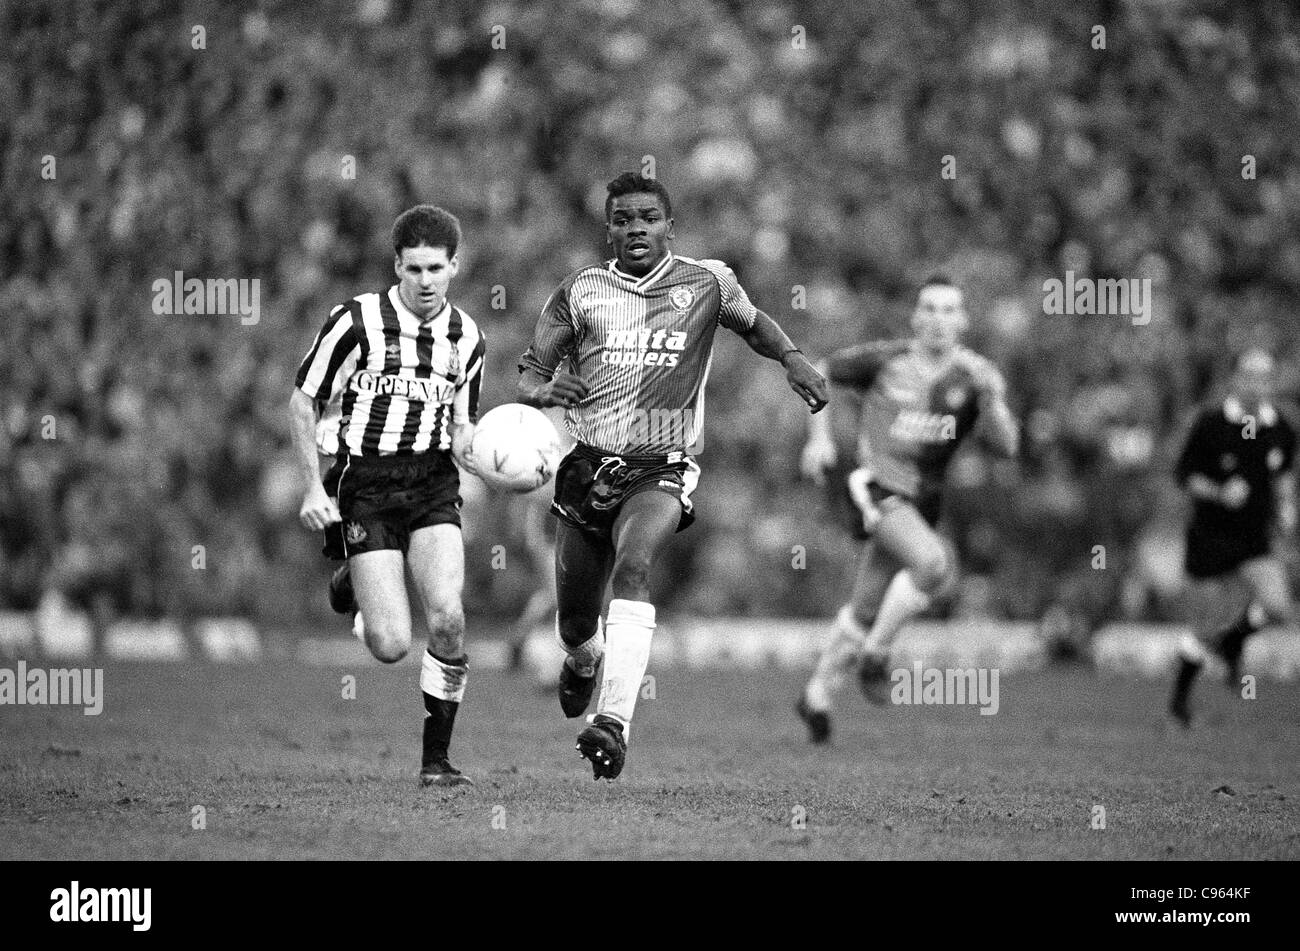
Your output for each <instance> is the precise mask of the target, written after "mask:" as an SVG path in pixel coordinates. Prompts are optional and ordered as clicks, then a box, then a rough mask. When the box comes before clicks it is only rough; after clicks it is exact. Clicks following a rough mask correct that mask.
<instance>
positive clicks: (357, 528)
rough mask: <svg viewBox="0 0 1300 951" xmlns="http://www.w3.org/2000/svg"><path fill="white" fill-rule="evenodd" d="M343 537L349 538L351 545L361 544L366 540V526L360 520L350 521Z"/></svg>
mask: <svg viewBox="0 0 1300 951" xmlns="http://www.w3.org/2000/svg"><path fill="white" fill-rule="evenodd" d="M343 537H344V538H346V539H347V540H348V544H349V545H360V544H361V543H362V542H363V541H365V540H366V527H365V526H364V525H362V524H361V523H360V522H348V527H347V530H346V531H345V532H344V535H343Z"/></svg>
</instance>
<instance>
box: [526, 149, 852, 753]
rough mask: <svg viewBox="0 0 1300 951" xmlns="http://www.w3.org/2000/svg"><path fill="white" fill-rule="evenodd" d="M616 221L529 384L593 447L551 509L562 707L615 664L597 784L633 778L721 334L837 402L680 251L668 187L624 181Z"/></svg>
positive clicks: (544, 326)
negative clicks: (630, 766)
mask: <svg viewBox="0 0 1300 951" xmlns="http://www.w3.org/2000/svg"><path fill="white" fill-rule="evenodd" d="M605 224H606V240H607V242H608V244H609V245H610V246H611V247H612V248H613V250H614V258H613V259H612V260H610V261H607V262H604V263H603V264H594V265H590V266H587V267H583V268H580V269H579V270H577V271H575V272H573V273H572V274H570V275H569V276H568V277H567V278H565V279H564V282H563V283H562V284H561V285H560V287H559V288H558V289H557V290H556V291H555V293H554V294H552V295H551V297H550V299H549V300H548V301H547V302H546V306H545V307H544V308H543V309H542V313H541V316H540V317H539V318H538V320H537V327H536V330H535V331H534V336H533V343H532V346H530V347H529V348H528V350H527V352H525V353H524V355H523V357H522V359H521V362H520V365H519V369H520V373H521V376H520V378H519V386H518V395H519V400H520V402H523V403H527V404H529V405H532V406H537V407H543V408H544V407H548V406H565V407H567V408H568V410H569V412H568V413H567V414H566V416H565V424H566V426H567V428H568V430H569V432H570V433H571V434H572V435H573V436H574V437H575V438H576V439H577V441H578V443H577V445H576V446H575V447H574V448H573V450H572V451H571V452H569V454H568V455H566V456H565V457H564V461H563V462H562V463H561V464H560V468H559V470H558V471H557V472H556V475H555V501H554V503H553V506H552V511H553V512H554V513H555V515H556V516H557V517H558V519H559V524H558V525H557V527H556V548H555V580H556V595H557V602H558V611H557V613H556V624H557V628H558V632H559V635H560V639H561V640H562V641H563V643H564V647H565V651H566V652H567V654H568V656H567V657H566V658H565V661H564V663H563V664H562V665H561V669H560V706H561V708H562V709H563V710H564V713H565V715H566V716H569V717H576V716H580V715H581V714H582V713H583V712H584V711H585V710H586V709H587V706H588V705H589V704H590V702H591V696H592V693H593V692H594V688H595V683H596V673H597V667H598V666H599V665H600V663H601V661H602V657H603V660H604V675H603V678H602V683H601V692H600V700H599V702H598V704H597V710H596V714H595V715H594V716H593V717H592V722H591V725H590V726H588V727H587V728H586V729H585V730H583V731H582V733H581V734H579V736H578V744H577V746H578V752H579V753H580V754H581V755H582V756H583V757H585V758H586V759H588V760H590V761H591V764H592V773H593V777H594V778H596V779H600V778H602V777H604V778H608V779H614V778H615V777H617V776H618V774H619V773H620V772H621V771H622V769H623V762H624V758H625V756H626V752H627V743H626V736H627V732H628V729H629V726H630V724H631V722H632V713H633V709H634V707H635V705H636V697H637V691H638V690H639V689H640V686H641V679H642V677H643V676H644V675H645V670H646V665H647V664H648V662H649V659H650V640H651V636H652V634H653V632H654V628H655V608H654V605H653V604H652V603H651V602H650V571H651V567H652V566H653V564H654V562H655V558H656V556H657V555H658V553H659V551H660V549H661V548H662V547H663V546H664V544H665V543H666V542H667V541H668V539H669V538H671V537H672V536H673V534H674V533H675V532H679V531H682V530H683V529H685V528H686V527H687V526H689V525H690V523H691V522H692V521H693V520H694V518H695V515H694V510H693V506H692V503H691V498H690V496H691V492H692V490H693V489H694V488H695V484H696V482H697V481H698V479H699V473H700V469H699V466H698V465H696V463H695V460H694V458H692V457H691V456H690V455H689V454H688V451H689V449H690V448H691V447H692V446H693V445H694V444H695V442H696V440H697V439H698V437H699V434H700V429H701V425H702V423H703V412H704V387H705V383H706V381H707V379H708V375H709V366H710V364H711V362H712V357H713V336H714V331H715V330H716V329H717V327H718V326H719V325H722V326H724V327H726V328H727V329H728V330H731V331H733V332H735V333H736V334H738V335H739V336H740V337H741V339H742V340H744V341H745V343H747V344H748V345H749V346H750V347H751V348H752V349H753V350H754V351H755V352H757V353H759V354H761V355H762V356H764V357H767V358H769V359H772V360H779V361H780V362H781V365H782V366H783V367H784V368H785V370H786V376H787V381H788V382H789V384H790V387H791V389H793V390H794V391H795V392H796V393H798V394H799V396H800V398H801V399H803V400H804V402H805V403H807V404H808V405H809V406H810V407H812V411H813V412H814V413H815V412H817V411H818V410H819V409H821V408H822V407H823V406H824V405H825V403H826V398H827V387H826V381H825V380H824V379H823V378H822V376H821V374H820V373H818V372H817V370H816V369H815V368H814V367H813V365H812V364H811V363H810V362H809V361H808V360H807V358H806V357H804V355H803V353H802V352H801V351H800V350H799V349H798V348H797V347H795V345H794V344H793V343H791V342H790V338H789V337H787V336H786V334H785V332H784V331H783V330H782V329H781V328H780V327H779V326H778V325H777V323H776V321H774V320H772V318H771V317H769V316H767V315H766V314H765V313H763V312H762V311H761V310H759V309H758V308H756V307H755V306H754V305H753V304H752V303H750V300H749V297H748V295H746V293H745V291H744V289H743V288H742V287H741V286H740V284H739V283H738V282H737V281H736V276H735V275H734V274H733V273H732V271H731V269H730V268H729V267H727V266H726V265H725V264H723V263H722V262H721V261H713V260H706V261H696V260H694V259H691V258H686V257H680V256H678V255H675V254H673V253H672V251H671V250H670V248H669V242H671V241H672V239H673V236H674V235H673V216H672V203H671V199H670V198H669V196H668V190H667V189H666V188H664V186H663V184H662V183H660V182H659V181H657V180H655V179H653V178H646V177H644V176H641V175H637V174H634V173H632V172H624V173H623V174H621V175H619V176H618V177H617V178H616V179H614V180H613V181H612V182H610V183H609V184H608V186H607V197H606V200H605ZM561 365H563V366H564V369H563V370H561V369H560V367H561ZM607 585H610V586H611V587H612V594H613V599H612V600H611V601H610V602H609V609H608V613H607V614H606V615H605V621H604V626H603V631H602V622H601V615H602V614H603V613H605V612H604V603H605V588H606V586H607ZM602 634H603V636H602Z"/></svg>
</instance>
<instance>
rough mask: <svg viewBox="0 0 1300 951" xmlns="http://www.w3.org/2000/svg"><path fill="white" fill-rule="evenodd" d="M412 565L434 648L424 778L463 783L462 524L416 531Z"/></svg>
mask: <svg viewBox="0 0 1300 951" xmlns="http://www.w3.org/2000/svg"><path fill="white" fill-rule="evenodd" d="M407 567H408V569H409V570H410V572H411V581H412V584H413V586H414V588H415V592H416V596H417V597H418V598H419V599H420V604H421V606H422V607H423V608H424V614H425V617H426V618H427V619H428V622H429V646H428V649H427V650H425V652H424V657H423V658H422V660H421V667H420V691H421V693H422V694H423V695H424V712H425V717H424V747H423V755H422V758H421V765H420V782H421V783H422V784H423V785H426V786H457V785H461V784H464V783H468V782H469V781H470V780H469V779H468V778H467V777H466V776H464V775H462V774H461V772H460V770H458V769H456V768H455V767H454V766H452V765H451V763H450V761H449V760H448V747H449V746H450V745H451V734H452V730H453V728H454V727H455V724H456V712H457V710H459V709H460V703H461V700H462V699H464V696H465V684H466V682H467V681H468V679H469V669H468V658H467V657H466V656H465V611H464V608H463V607H462V604H461V591H462V589H463V588H464V585H465V546H464V542H463V540H462V538H461V532H460V528H459V526H456V525H431V526H429V527H427V528H421V529H417V530H416V531H414V532H412V533H411V544H410V547H409V549H408V551H407Z"/></svg>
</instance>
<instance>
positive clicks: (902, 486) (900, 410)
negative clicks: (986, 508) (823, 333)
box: [796, 275, 1019, 743]
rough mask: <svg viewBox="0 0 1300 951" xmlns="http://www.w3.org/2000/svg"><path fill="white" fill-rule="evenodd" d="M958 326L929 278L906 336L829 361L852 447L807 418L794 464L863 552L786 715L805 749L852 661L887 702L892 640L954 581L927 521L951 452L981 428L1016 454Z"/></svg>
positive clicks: (958, 299)
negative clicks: (793, 716)
mask: <svg viewBox="0 0 1300 951" xmlns="http://www.w3.org/2000/svg"><path fill="white" fill-rule="evenodd" d="M966 325H967V317H966V311H965V308H964V306H963V303H962V293H961V290H960V288H958V287H957V286H956V285H955V284H954V283H953V281H952V280H951V279H950V278H948V277H945V276H943V275H935V276H933V277H931V278H929V279H927V280H926V281H925V282H924V283H923V284H922V285H921V287H920V289H919V292H918V294H917V300H916V308H915V310H914V312H913V314H912V328H913V330H914V331H915V337H913V338H912V339H910V340H905V341H889V342H879V343H868V344H863V345H861V346H857V347H850V348H848V349H845V350H841V351H839V352H837V353H835V354H834V355H832V356H831V357H830V359H829V360H828V361H827V376H828V377H829V378H830V381H831V383H832V384H834V385H836V386H837V387H844V388H847V389H851V390H854V391H856V393H857V394H858V396H859V399H860V407H861V408H860V413H859V420H858V422H859V427H860V428H859V430H858V433H857V436H858V438H857V444H856V445H854V446H843V445H841V446H840V447H838V448H837V446H836V439H835V437H834V436H833V435H832V430H831V420H830V419H829V416H830V414H826V415H825V416H821V417H817V418H816V419H815V421H814V423H813V425H812V429H811V432H810V437H809V441H808V444H807V445H806V446H805V448H804V453H803V459H802V468H803V470H804V472H805V473H806V474H807V475H809V476H811V477H813V478H815V479H818V480H819V481H821V480H825V478H826V472H827V470H829V471H830V472H831V473H832V474H833V475H832V485H831V488H832V490H833V491H834V492H836V493H837V494H839V495H840V496H841V497H842V498H843V499H844V500H846V501H848V502H849V503H850V506H849V508H850V510H851V512H852V519H853V524H852V528H853V529H854V532H855V535H856V537H858V538H859V539H861V540H863V541H864V542H866V543H867V544H866V545H865V546H864V549H863V551H862V555H861V558H860V559H859V562H858V574H857V579H856V581H855V583H854V587H853V595H852V598H851V600H850V603H849V604H846V605H844V607H843V608H841V609H840V612H839V615H838V616H837V617H836V619H835V624H834V627H833V629H832V632H831V640H830V643H829V644H828V645H827V647H826V649H825V650H824V651H823V652H822V654H821V656H820V657H819V659H818V662H817V667H816V669H815V671H814V672H813V675H812V677H811V679H810V680H809V681H808V684H807V685H806V686H805V687H804V690H803V692H802V693H801V695H800V697H799V702H798V704H797V707H796V709H797V712H798V714H799V716H800V718H801V719H802V720H803V721H804V723H805V725H806V726H807V727H808V734H809V738H810V739H811V740H812V741H813V742H814V743H824V742H826V741H827V740H828V739H829V738H830V732H831V722H830V711H831V705H832V700H833V695H834V692H835V689H836V688H837V687H838V685H839V682H840V680H841V679H842V678H843V675H844V674H845V672H846V671H847V670H848V669H849V668H850V667H852V666H853V665H855V664H856V665H857V667H858V677H859V682H860V683H861V685H862V688H863V691H864V692H865V693H866V695H867V698H868V699H869V700H871V701H872V702H873V703H877V704H883V703H884V702H886V700H887V699H888V684H889V675H888V663H889V649H890V646H891V644H892V643H893V639H894V637H895V635H896V634H897V633H898V630H899V628H901V627H902V625H903V623H904V622H905V621H906V620H907V619H908V618H910V617H913V616H915V615H916V614H919V613H920V612H922V611H924V610H926V609H927V608H928V607H929V605H930V603H931V601H932V599H933V598H934V597H935V596H937V595H939V594H940V593H942V592H943V590H944V589H945V588H947V587H948V586H949V585H950V583H951V582H952V580H953V579H954V576H955V569H956V565H955V563H954V559H953V558H952V556H951V555H950V553H949V551H948V548H947V547H946V546H945V544H944V542H943V540H942V539H941V537H940V536H939V534H938V532H937V531H936V530H935V525H936V524H937V522H938V520H939V510H940V501H941V493H942V488H943V479H944V474H945V472H946V470H947V468H948V463H949V461H950V460H951V459H952V457H953V454H954V453H955V452H956V451H957V447H958V446H959V445H960V444H961V442H962V440H964V439H965V438H966V437H967V436H968V435H969V434H970V433H971V432H972V431H974V430H975V428H976V425H977V423H978V422H979V421H980V420H983V421H984V422H983V425H982V427H981V428H982V435H983V436H984V441H985V443H986V444H987V445H988V447H989V448H990V449H992V450H993V451H994V452H997V453H999V454H1001V455H1006V456H1013V455H1015V453H1016V451H1017V449H1018V446H1019V433H1018V430H1017V425H1016V422H1015V419H1014V418H1013V417H1012V415H1011V411H1010V410H1009V409H1008V408H1007V405H1006V400H1005V395H1004V394H1005V384H1004V382H1003V379H1002V374H1001V373H1000V372H999V371H998V370H997V368H996V367H994V366H993V364H992V363H990V362H989V361H988V360H986V359H985V358H984V357H982V356H980V355H979V354H977V353H975V352H974V351H972V350H970V349H968V348H966V347H963V346H961V345H960V344H959V343H958V342H957V341H958V337H959V336H960V334H961V332H962V331H963V330H964V329H965V328H966ZM837 415H838V414H837ZM841 422H842V421H841ZM840 428H842V427H840ZM840 441H841V442H843V441H844V440H843V438H842V437H841V439H840ZM849 459H852V460H853V464H849V463H848V461H847V460H849ZM882 587H883V588H884V591H883V595H882V591H881V589H882Z"/></svg>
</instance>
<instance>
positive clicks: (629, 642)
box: [596, 598, 655, 739]
mask: <svg viewBox="0 0 1300 951" xmlns="http://www.w3.org/2000/svg"><path fill="white" fill-rule="evenodd" d="M654 629H655V606H654V605H653V604H650V603H649V602H648V601H629V600H627V599H625V598H615V599H614V600H612V601H610V602H609V613H608V614H607V615H606V618H605V676H604V677H603V678H602V680H601V684H600V701H599V703H597V704H596V713H597V715H604V716H607V717H612V718H613V719H615V720H617V721H619V722H620V723H621V724H623V736H624V738H625V739H626V737H627V735H628V730H629V728H630V727H631V725H632V712H633V711H634V710H635V709H636V698H637V694H638V693H639V692H640V691H641V678H643V677H644V676H645V671H646V667H647V666H649V664H650V639H651V637H653V636H654Z"/></svg>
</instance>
